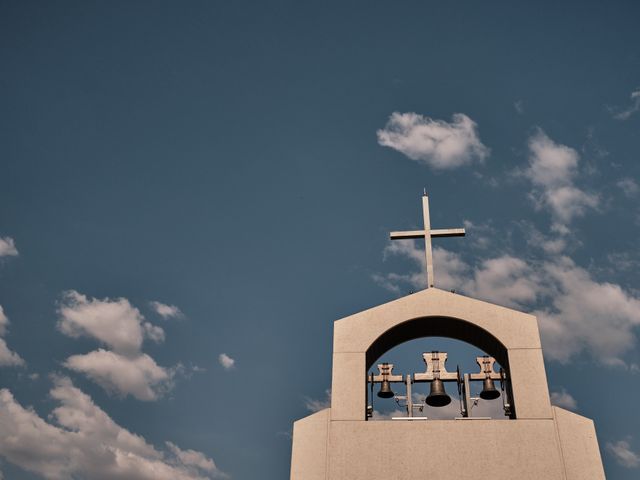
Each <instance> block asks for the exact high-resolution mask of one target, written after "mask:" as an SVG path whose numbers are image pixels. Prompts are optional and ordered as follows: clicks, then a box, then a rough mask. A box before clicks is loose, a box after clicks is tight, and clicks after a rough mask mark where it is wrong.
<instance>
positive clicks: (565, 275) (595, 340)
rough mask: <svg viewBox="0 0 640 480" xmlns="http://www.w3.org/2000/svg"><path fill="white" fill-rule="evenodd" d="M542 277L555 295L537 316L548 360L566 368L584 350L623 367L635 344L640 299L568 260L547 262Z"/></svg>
mask: <svg viewBox="0 0 640 480" xmlns="http://www.w3.org/2000/svg"><path fill="white" fill-rule="evenodd" d="M542 274H543V275H544V278H545V281H546V282H548V284H549V285H550V286H551V287H552V291H553V294H552V297H551V302H550V303H551V307H546V308H541V309H539V310H537V311H536V312H534V314H535V315H537V317H538V322H539V324H540V331H541V334H542V339H543V342H544V343H543V344H544V347H545V354H547V356H550V357H551V358H554V359H556V360H559V361H562V362H566V361H568V360H569V359H570V358H571V357H572V356H573V355H576V354H578V353H579V352H581V351H583V350H584V351H587V352H589V353H590V354H592V356H593V357H594V358H596V359H597V360H599V361H600V362H602V363H604V364H608V365H617V364H622V363H623V360H622V355H623V354H624V353H625V352H627V351H629V350H630V349H632V348H633V346H634V344H635V342H636V337H635V335H634V329H635V327H637V326H638V325H640V299H638V298H636V297H635V296H633V295H632V294H631V293H630V292H627V291H625V290H623V289H622V287H620V285H616V284H613V283H608V282H598V281H596V280H594V279H593V278H592V277H591V275H590V274H589V272H588V271H586V270H585V269H583V268H581V267H578V266H577V265H575V264H574V263H573V261H572V260H571V259H569V258H568V257H560V258H557V259H555V260H554V261H547V262H545V263H544V264H543V265H542Z"/></svg>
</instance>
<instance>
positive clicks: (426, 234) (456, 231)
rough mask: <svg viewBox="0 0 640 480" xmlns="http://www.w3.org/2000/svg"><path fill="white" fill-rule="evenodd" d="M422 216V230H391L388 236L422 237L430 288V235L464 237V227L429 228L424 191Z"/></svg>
mask: <svg viewBox="0 0 640 480" xmlns="http://www.w3.org/2000/svg"><path fill="white" fill-rule="evenodd" d="M422 217H423V220H424V229H423V230H411V231H407V232H391V234H390V235H389V237H390V238H391V240H405V239H411V238H424V260H425V272H426V274H427V288H431V287H433V286H434V284H435V279H434V273H433V251H432V248H431V238H432V237H464V236H465V230H464V228H446V229H439V230H431V219H430V217H429V197H428V196H427V192H426V191H425V193H424V195H423V196H422Z"/></svg>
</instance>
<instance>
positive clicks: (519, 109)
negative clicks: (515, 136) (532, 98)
mask: <svg viewBox="0 0 640 480" xmlns="http://www.w3.org/2000/svg"><path fill="white" fill-rule="evenodd" d="M513 108H515V109H516V112H518V113H519V114H520V115H522V114H523V113H524V102H523V101H522V100H517V101H515V102H513Z"/></svg>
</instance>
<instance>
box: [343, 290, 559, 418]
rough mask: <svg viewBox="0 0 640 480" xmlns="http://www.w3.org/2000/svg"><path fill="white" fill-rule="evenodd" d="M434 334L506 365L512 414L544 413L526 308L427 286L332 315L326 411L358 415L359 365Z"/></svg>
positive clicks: (543, 384)
mask: <svg viewBox="0 0 640 480" xmlns="http://www.w3.org/2000/svg"><path fill="white" fill-rule="evenodd" d="M429 336H440V337H449V338H454V339H457V340H461V341H463V342H467V343H469V344H471V345H474V346H476V347H478V348H480V349H481V350H483V351H484V352H486V353H487V354H489V355H491V356H493V357H494V358H495V359H496V360H497V361H498V363H499V364H500V365H501V366H502V367H503V368H504V369H505V370H507V372H508V375H509V384H510V387H509V388H510V390H511V392H512V395H511V400H512V401H513V403H514V405H517V409H518V411H517V417H518V418H520V419H539V418H551V404H550V402H549V390H548V387H547V379H546V373H545V370H544V362H543V358H542V349H541V345H540V334H539V332H538V324H537V321H536V318H535V317H534V316H533V315H529V314H526V313H522V312H518V311H515V310H512V309H509V308H505V307H501V306H498V305H492V304H490V303H487V302H482V301H479V300H475V299H472V298H468V297H465V296H463V295H458V294H455V293H451V292H445V291H443V290H439V289H437V288H428V289H427V290H423V291H421V292H417V293H415V294H412V295H408V296H406V297H402V298H399V299H397V300H394V301H392V302H389V303H385V304H383V305H379V306H377V307H373V308H371V309H369V310H364V311H362V312H359V313H356V314H353V315H350V316H348V317H345V318H342V319H340V320H336V322H335V323H334V337H333V371H332V380H331V385H332V392H331V419H332V421H333V420H355V421H362V420H365V418H366V416H365V412H366V401H365V398H366V395H365V393H366V382H367V376H366V371H367V370H368V367H370V366H371V365H372V364H373V362H374V361H375V360H377V359H378V358H379V357H380V356H381V355H382V354H383V353H385V352H386V351H388V350H389V349H391V348H393V347H394V346H396V345H399V344H400V343H403V342H404V341H407V340H411V339H415V338H422V337H429Z"/></svg>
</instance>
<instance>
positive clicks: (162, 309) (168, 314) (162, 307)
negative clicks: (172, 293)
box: [149, 301, 184, 319]
mask: <svg viewBox="0 0 640 480" xmlns="http://www.w3.org/2000/svg"><path fill="white" fill-rule="evenodd" d="M149 305H151V308H153V311H154V312H156V313H157V314H158V315H160V316H161V317H162V318H164V319H168V318H183V317H184V313H182V311H181V310H180V309H179V308H178V307H176V306H175V305H166V304H164V303H160V302H155V301H154V302H149Z"/></svg>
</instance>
